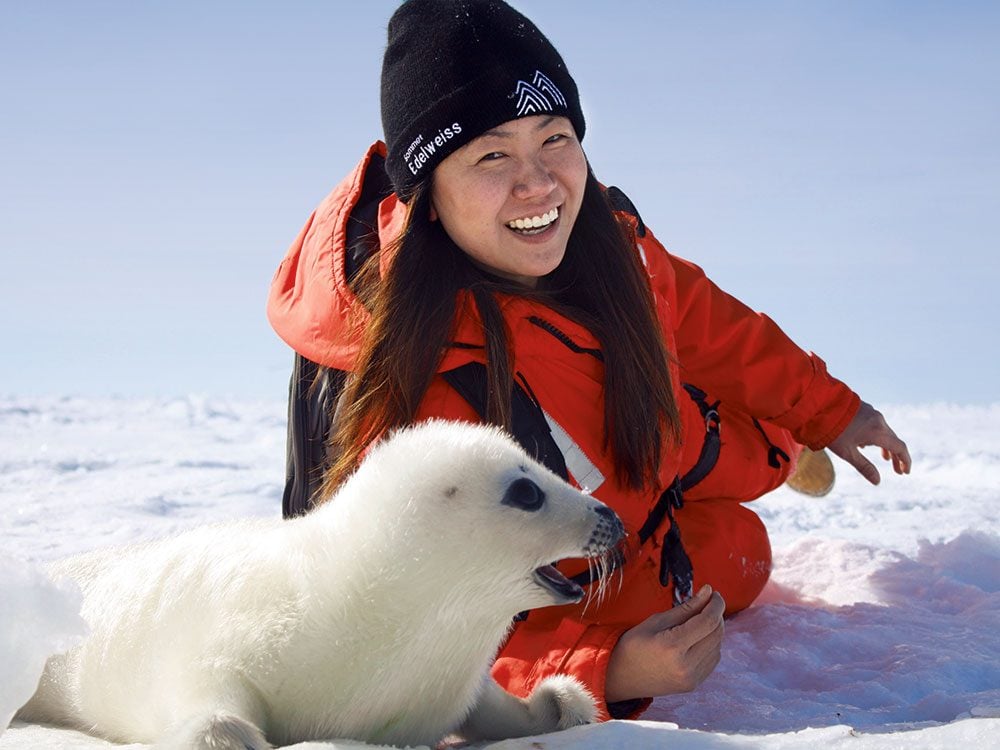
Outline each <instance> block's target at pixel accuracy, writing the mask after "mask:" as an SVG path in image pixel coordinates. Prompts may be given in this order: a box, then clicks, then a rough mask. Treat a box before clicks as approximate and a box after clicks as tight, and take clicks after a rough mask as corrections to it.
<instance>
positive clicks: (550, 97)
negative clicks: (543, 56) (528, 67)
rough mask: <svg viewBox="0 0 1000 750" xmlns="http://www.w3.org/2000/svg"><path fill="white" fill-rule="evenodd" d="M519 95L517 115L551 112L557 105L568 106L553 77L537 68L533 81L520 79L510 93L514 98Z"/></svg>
mask: <svg viewBox="0 0 1000 750" xmlns="http://www.w3.org/2000/svg"><path fill="white" fill-rule="evenodd" d="M515 96H516V97H517V116H518V117H524V116H526V115H530V114H535V113H541V112H551V111H552V110H553V109H555V108H556V107H562V108H563V109H565V108H566V97H564V96H563V95H562V92H561V91H560V90H559V87H558V86H556V85H555V84H554V83H552V81H551V79H550V78H549V77H548V76H546V75H545V74H544V73H542V71H540V70H536V71H535V77H534V78H533V79H532V80H531V83H528V82H527V81H518V82H517V88H515V89H514V93H513V94H511V95H510V98H511V99H513V98H514V97H515Z"/></svg>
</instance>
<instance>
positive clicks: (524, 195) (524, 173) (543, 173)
mask: <svg viewBox="0 0 1000 750" xmlns="http://www.w3.org/2000/svg"><path fill="white" fill-rule="evenodd" d="M555 186H556V180H555V177H553V176H552V171H551V170H550V169H549V168H548V167H547V166H546V165H545V164H544V163H543V162H542V161H541V160H540V159H533V160H532V161H529V162H526V163H525V164H524V166H523V168H522V169H521V170H520V171H519V172H518V174H517V181H516V182H515V183H514V191H513V192H514V197H515V198H518V199H519V200H531V199H533V198H540V197H544V196H546V195H548V194H549V193H551V192H552V190H553V188H555Z"/></svg>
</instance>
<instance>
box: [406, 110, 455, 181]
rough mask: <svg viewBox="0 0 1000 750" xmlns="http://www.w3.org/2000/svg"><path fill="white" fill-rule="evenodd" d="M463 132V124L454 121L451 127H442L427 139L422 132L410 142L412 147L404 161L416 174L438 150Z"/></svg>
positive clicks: (407, 150) (407, 151)
mask: <svg viewBox="0 0 1000 750" xmlns="http://www.w3.org/2000/svg"><path fill="white" fill-rule="evenodd" d="M461 132H462V126H461V125H459V124H458V123H457V122H453V123H452V124H451V126H450V127H447V128H442V129H441V130H439V131H438V132H437V135H435V136H433V137H432V138H428V139H427V140H424V136H423V134H422V133H421V134H420V135H418V136H417V137H416V138H415V139H414V141H413V143H411V144H410V147H409V148H408V149H406V153H405V154H403V161H405V162H406V166H408V167H409V168H410V171H411V172H412V173H413V174H416V173H417V172H419V171H420V170H421V169H422V168H423V166H424V164H426V163H427V161H428V160H429V159H430V158H431V157H432V156H434V153H435V152H436V151H438V150H439V149H441V148H442V147H443V146H444V144H446V143H447V142H448V141H450V140H451V139H452V138H454V137H455V136H456V135H458V134H459V133H461Z"/></svg>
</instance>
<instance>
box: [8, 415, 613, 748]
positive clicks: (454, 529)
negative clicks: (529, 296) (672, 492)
mask: <svg viewBox="0 0 1000 750" xmlns="http://www.w3.org/2000/svg"><path fill="white" fill-rule="evenodd" d="M521 477H528V478H530V479H531V480H532V481H533V482H535V483H536V484H537V485H538V486H539V487H540V488H542V490H543V491H544V493H545V502H544V504H543V506H542V507H541V508H540V509H538V510H535V511H527V510H524V509H522V508H518V507H513V506H511V505H510V504H504V503H502V502H501V501H502V500H503V498H504V493H505V491H506V490H507V488H508V487H509V485H510V484H511V483H512V482H513V481H514V480H516V479H518V478H521ZM601 508H603V506H602V504H601V503H600V502H598V501H596V500H594V499H592V498H590V497H587V496H585V495H583V494H582V493H580V492H578V491H577V490H575V489H573V488H572V487H570V486H569V485H568V484H566V483H564V482H562V481H561V480H560V479H559V478H558V477H556V476H555V475H553V474H552V473H550V472H549V471H547V470H546V469H545V468H543V467H541V466H540V465H538V464H537V463H535V462H534V461H532V460H531V459H529V458H528V456H527V455H526V454H525V453H524V452H523V451H522V450H521V449H520V448H519V447H518V446H517V445H516V444H515V443H514V442H513V441H512V440H510V439H509V438H508V437H506V436H505V435H504V434H503V433H502V432H500V431H499V430H495V429H493V428H486V427H480V426H473V425H466V424H460V423H455V422H444V421H432V422H426V423H423V424H421V425H419V426H417V427H415V428H411V429H408V430H403V431H400V432H397V433H395V434H394V435H393V436H392V437H391V438H389V439H388V440H385V441H383V442H382V443H380V444H379V445H378V446H376V447H375V448H374V449H373V450H372V451H371V454H370V455H369V457H368V458H367V459H366V460H365V462H364V463H363V464H362V466H361V467H360V468H359V469H358V471H357V472H356V473H355V474H354V475H353V476H352V477H351V478H350V479H349V480H348V481H347V482H346V483H345V484H344V485H343V487H342V488H341V490H340V491H339V492H338V493H337V495H336V497H334V498H333V499H332V500H331V501H330V502H329V503H327V504H325V505H322V506H321V507H319V508H317V509H316V510H315V511H314V512H312V513H311V514H309V515H307V516H304V517H302V518H298V519H295V520H291V521H279V520H277V519H275V520H273V521H272V520H258V521H252V522H246V521H245V522H238V523H230V524H224V525H217V526H211V527H205V528H201V529H196V530H194V531H191V532H189V533H186V534H183V535H180V536H178V537H175V538H171V539H166V540H161V541H158V542H154V543H150V544H145V545H137V546H133V547H129V548H125V549H111V550H103V551H98V552H95V553H92V554H89V555H85V556H82V557H79V558H75V559H71V560H68V561H65V562H63V563H60V564H58V565H57V566H56V568H55V571H54V572H55V573H56V574H57V575H63V576H69V577H71V578H73V579H75V580H76V581H77V582H78V583H79V584H80V586H81V588H82V589H83V591H84V596H85V603H84V608H83V616H84V618H85V619H86V620H87V621H88V623H89V624H90V626H91V628H92V634H91V635H90V637H89V638H88V640H87V641H85V642H84V643H83V644H82V645H81V646H80V647H78V648H76V649H74V650H72V651H70V652H69V653H67V654H64V655H61V656H57V657H53V658H52V659H50V661H49V663H48V665H47V666H46V672H45V675H44V676H43V679H42V682H41V685H40V686H39V689H38V691H37V692H36V694H35V696H34V697H33V698H32V699H31V701H30V702H29V703H28V704H27V705H26V706H25V707H24V708H23V709H22V710H21V712H20V714H19V718H22V719H25V720H29V721H44V722H51V723H57V724H64V725H70V726H75V727H78V728H81V729H84V730H86V731H90V732H92V733H95V734H98V735H102V736H104V737H107V738H109V739H112V740H115V741H119V742H156V743H159V746H161V747H168V748H178V750H179V749H180V748H184V750H188V749H189V748H192V747H196V748H236V749H237V750H245V749H246V748H249V749H250V750H257V749H258V748H266V747H269V745H268V744H267V743H268V742H271V743H276V744H291V743H295V742H301V741H305V740H310V739H332V738H354V739H361V740H366V741H373V742H380V743H394V744H431V745H433V744H434V743H435V742H436V741H438V740H439V739H441V738H442V737H443V736H445V735H447V734H448V733H450V732H452V731H455V730H456V729H457V730H458V731H460V732H462V733H463V734H465V735H466V736H467V737H469V738H470V739H480V738H502V737H510V736H520V735H526V734H534V733H540V732H546V731H552V730H555V729H560V728H565V727H569V726H573V725H575V724H579V723H585V722H589V721H592V720H593V718H594V703H593V699H592V698H591V697H590V696H589V695H588V694H587V693H586V691H585V690H584V689H583V688H582V687H581V686H580V684H579V683H577V682H576V681H575V680H573V679H572V678H569V677H565V676H559V677H554V678H549V679H548V680H546V681H544V682H542V683H541V684H540V685H539V686H538V687H537V689H536V690H535V692H534V693H533V694H532V695H531V696H530V697H529V698H528V699H527V700H522V699H519V698H515V697H514V696H511V695H510V694H508V693H506V692H505V691H503V690H502V689H501V688H500V687H499V686H498V685H497V684H496V683H495V682H494V681H493V680H492V678H491V677H489V666H490V663H491V660H492V658H493V656H494V654H495V653H496V650H497V648H498V647H499V644H500V643H501V642H502V640H503V638H504V637H505V635H506V633H507V630H508V628H509V624H510V622H511V618H512V617H513V615H515V614H516V613H517V612H520V611H522V610H525V609H530V608H534V607H544V606H547V605H551V604H558V603H564V602H565V601H566V600H565V599H561V598H560V597H559V596H557V595H555V594H554V593H553V592H551V591H550V590H548V589H546V588H543V587H542V586H540V585H538V583H537V582H536V581H535V580H534V579H533V577H532V573H533V570H534V569H535V568H536V567H539V566H541V565H545V564H546V563H549V562H551V561H553V560H557V559H560V558H563V557H581V556H585V555H593V554H600V553H601V552H603V551H604V550H605V549H606V544H604V542H610V543H614V542H615V541H617V538H618V536H619V535H620V531H621V527H620V525H619V524H618V522H617V521H616V520H614V519H612V520H611V521H610V524H611V525H609V520H608V518H607V517H606V516H602V515H601V511H600V510H599V509H601ZM595 532H596V533H597V536H595ZM595 540H598V541H595ZM601 540H603V541H601ZM463 725H464V726H463ZM265 737H266V740H265Z"/></svg>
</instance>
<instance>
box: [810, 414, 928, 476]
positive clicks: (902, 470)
mask: <svg viewBox="0 0 1000 750" xmlns="http://www.w3.org/2000/svg"><path fill="white" fill-rule="evenodd" d="M868 445H875V446H878V447H879V448H881V449H882V457H883V458H884V459H885V460H886V461H890V460H891V461H892V468H893V470H895V472H896V473H897V474H909V473H910V465H911V462H910V452H909V450H907V448H906V443H904V442H903V441H902V440H900V439H899V437H897V435H896V433H895V432H893V430H892V428H891V427H890V426H889V425H888V423H887V422H886V421H885V417H883V416H882V414H881V413H879V412H878V411H877V410H876V409H875V408H874V407H873V406H872V405H871V404H868V403H865V402H864V401H862V402H861V407H860V408H859V409H858V413H857V414H855V415H854V419H852V420H851V421H850V423H849V424H848V425H847V427H846V428H845V429H844V431H843V432H842V433H840V435H838V436H837V438H836V439H835V440H834V441H833V442H832V443H830V445H828V446H827V447H828V448H829V449H830V452H831V453H834V454H835V455H837V456H840V457H841V458H842V459H844V460H845V461H847V463H849V464H850V465H851V466H853V467H854V468H855V469H857V470H858V471H859V472H860V473H861V476H863V477H864V478H865V479H867V480H868V481H869V482H871V483H872V484H878V483H879V482H880V481H881V477H880V476H879V473H878V469H876V468H875V464H873V463H872V462H871V461H869V460H868V459H867V458H865V457H864V456H863V455H862V454H861V451H860V450H859V448H864V447H865V446H868Z"/></svg>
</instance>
